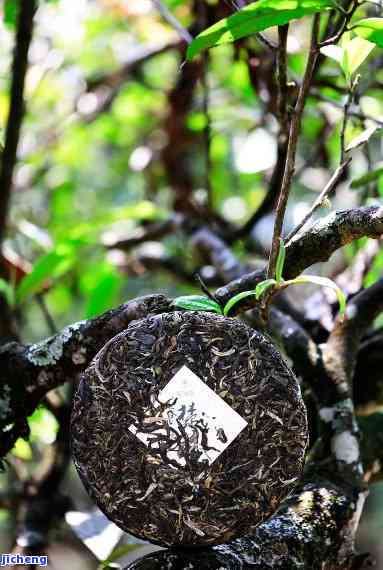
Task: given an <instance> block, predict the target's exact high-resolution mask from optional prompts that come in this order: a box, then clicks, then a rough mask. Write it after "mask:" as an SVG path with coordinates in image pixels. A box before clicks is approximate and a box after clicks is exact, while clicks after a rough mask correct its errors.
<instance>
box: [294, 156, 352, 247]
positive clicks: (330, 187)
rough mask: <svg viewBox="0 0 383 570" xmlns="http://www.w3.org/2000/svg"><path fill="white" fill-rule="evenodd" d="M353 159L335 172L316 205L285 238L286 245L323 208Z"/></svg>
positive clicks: (345, 162)
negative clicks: (326, 199)
mask: <svg viewBox="0 0 383 570" xmlns="http://www.w3.org/2000/svg"><path fill="white" fill-rule="evenodd" d="M351 160H352V159H351V158H348V159H347V160H345V161H344V162H342V164H341V165H340V166H338V168H337V169H336V170H335V172H334V174H333V175H332V176H331V178H330V180H329V181H328V182H327V184H326V186H325V187H324V188H323V190H322V192H321V193H320V194H319V196H318V197H317V198H316V200H315V201H314V203H313V204H312V206H311V208H310V209H309V211H308V212H307V214H306V215H305V216H304V218H303V219H302V221H301V222H299V224H298V225H297V226H296V227H295V228H294V229H293V230H292V231H291V232H290V233H289V235H288V236H287V237H286V238H285V244H286V245H287V244H288V243H289V242H290V241H291V240H292V239H293V237H294V236H295V235H297V233H298V232H299V231H300V230H301V229H302V228H303V227H304V226H305V225H306V224H307V222H308V221H309V220H310V219H311V218H312V216H313V214H314V212H316V210H317V209H318V208H320V207H321V205H322V204H323V201H324V200H325V198H327V197H328V196H329V195H330V194H331V192H332V191H333V190H334V188H335V187H336V185H337V184H338V182H339V180H340V179H341V178H342V176H343V173H344V171H345V170H346V168H347V166H348V165H349V164H350V162H351Z"/></svg>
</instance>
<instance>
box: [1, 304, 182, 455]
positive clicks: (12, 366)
mask: <svg viewBox="0 0 383 570" xmlns="http://www.w3.org/2000/svg"><path fill="white" fill-rule="evenodd" d="M170 307H171V302H170V300H169V299H167V298H166V297H164V296H163V295H149V296H147V297H139V298H137V299H135V300H133V301H130V302H128V303H126V304H123V305H120V307H117V308H116V309H113V310H111V311H108V312H106V313H104V314H103V315H100V316H99V317H96V318H94V319H90V320H88V321H80V322H79V323H76V324H74V325H70V326H69V327H66V328H65V329H63V330H62V331H61V332H60V333H59V334H57V335H55V336H53V337H51V338H49V339H47V340H44V341H42V342H40V343H37V344H32V345H22V344H19V343H16V342H12V343H8V344H6V345H4V346H2V347H1V348H0V364H1V369H2V373H3V378H4V379H6V380H5V381H4V382H3V383H2V385H1V386H0V457H2V456H4V455H5V454H6V453H7V452H8V451H9V450H10V449H11V448H12V447H13V445H14V443H15V441H16V439H17V437H19V436H26V435H28V430H27V427H26V418H27V417H28V416H29V415H30V414H31V413H33V411H34V410H35V409H36V407H37V406H38V404H39V403H40V401H41V400H42V398H43V397H44V396H45V394H47V392H49V391H50V390H52V389H53V388H55V387H57V386H59V385H61V384H64V383H65V382H67V381H69V382H72V381H73V380H74V379H75V378H76V377H77V375H78V374H79V373H80V372H82V371H83V370H84V369H85V368H86V367H87V366H88V364H89V362H90V361H91V360H92V358H93V357H94V356H95V355H96V354H97V352H98V351H99V350H100V349H101V348H102V347H103V346H104V344H105V343H106V342H107V341H108V340H109V339H110V338H112V337H113V336H115V335H116V334H117V333H119V332H121V331H122V330H124V329H125V328H126V327H127V326H128V324H129V323H130V322H131V321H132V320H135V319H140V318H143V317H145V316H147V315H149V314H157V313H161V312H166V311H169V310H170Z"/></svg>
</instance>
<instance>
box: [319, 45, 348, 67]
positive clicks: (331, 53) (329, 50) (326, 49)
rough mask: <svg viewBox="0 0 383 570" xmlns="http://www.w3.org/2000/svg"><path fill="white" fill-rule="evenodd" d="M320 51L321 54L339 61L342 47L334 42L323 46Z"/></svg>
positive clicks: (341, 55)
mask: <svg viewBox="0 0 383 570" xmlns="http://www.w3.org/2000/svg"><path fill="white" fill-rule="evenodd" d="M320 51H321V53H323V55H325V56H327V57H330V58H331V59H333V60H335V61H337V62H338V63H341V61H342V58H343V49H342V48H341V47H340V46H337V45H334V44H332V45H329V46H323V47H322V48H321V50H320Z"/></svg>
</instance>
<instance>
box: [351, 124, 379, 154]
mask: <svg viewBox="0 0 383 570" xmlns="http://www.w3.org/2000/svg"><path fill="white" fill-rule="evenodd" d="M378 128H379V127H378V126H377V125H373V126H372V127H368V128H367V129H366V130H364V131H363V132H362V133H360V135H358V136H357V137H355V138H353V139H352V141H351V142H350V143H349V144H348V145H347V147H346V151H347V152H349V151H350V150H354V149H356V148H358V147H359V146H362V145H364V144H366V142H368V141H369V139H370V138H371V137H372V135H373V134H375V131H377V130H378Z"/></svg>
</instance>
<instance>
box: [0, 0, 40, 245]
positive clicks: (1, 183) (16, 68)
mask: <svg viewBox="0 0 383 570" xmlns="http://www.w3.org/2000/svg"><path fill="white" fill-rule="evenodd" d="M36 6H37V2H36V0H28V1H25V2H20V4H19V15H18V22H17V34H16V45H15V50H14V56H13V65H12V84H11V93H10V108H9V115H8V120H7V126H6V130H5V144H4V151H3V156H2V161H1V173H0V244H2V242H3V240H4V235H5V231H6V224H7V217H8V210H9V204H10V199H11V190H12V178H13V171H14V168H15V165H16V158H17V147H18V143H19V137H20V130H21V123H22V120H23V116H24V111H25V109H24V82H25V75H26V72H27V65H28V52H29V45H30V43H31V39H32V30H33V17H34V15H35V11H36Z"/></svg>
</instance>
